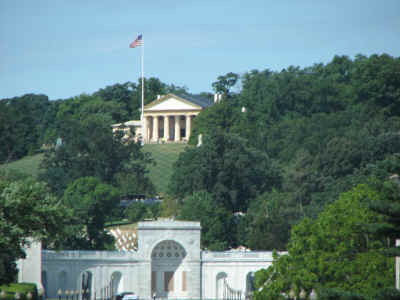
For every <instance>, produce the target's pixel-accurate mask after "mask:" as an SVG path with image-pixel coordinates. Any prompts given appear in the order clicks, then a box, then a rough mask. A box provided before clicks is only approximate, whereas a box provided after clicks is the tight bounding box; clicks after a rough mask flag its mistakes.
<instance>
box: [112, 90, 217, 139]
mask: <svg viewBox="0 0 400 300" xmlns="http://www.w3.org/2000/svg"><path fill="white" fill-rule="evenodd" d="M220 99H221V95H215V96H214V102H217V101H219V100H220ZM212 104H213V102H212V101H209V100H208V99H203V98H199V97H195V96H191V95H190V96H189V95H182V96H177V95H175V94H167V95H158V96H157V99H156V100H154V101H153V102H151V103H149V104H147V105H145V106H144V110H143V117H144V120H137V121H136V120H134V121H127V122H124V123H119V124H113V125H112V128H113V131H114V132H115V131H117V130H121V126H122V127H124V128H125V129H123V130H124V132H125V135H124V138H130V136H129V132H130V131H133V132H134V134H135V135H134V136H135V139H136V140H138V139H143V142H144V143H146V144H147V143H159V142H165V143H168V142H175V143H179V142H187V141H188V140H189V138H190V134H191V131H192V122H193V119H194V118H195V117H196V116H197V115H198V114H199V113H200V112H201V111H202V110H203V109H204V108H207V107H209V106H211V105H212Z"/></svg>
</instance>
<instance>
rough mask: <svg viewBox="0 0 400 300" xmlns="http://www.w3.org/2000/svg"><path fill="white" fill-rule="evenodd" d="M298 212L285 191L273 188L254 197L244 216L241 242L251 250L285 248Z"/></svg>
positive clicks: (297, 217)
mask: <svg viewBox="0 0 400 300" xmlns="http://www.w3.org/2000/svg"><path fill="white" fill-rule="evenodd" d="M298 214H299V213H298V210H297V209H296V207H295V206H294V205H293V203H292V202H291V198H290V194H289V193H282V192H279V191H277V190H275V189H274V190H273V191H272V192H266V193H264V194H262V195H260V196H258V197H257V198H256V200H255V201H253V202H251V204H250V208H249V210H248V213H247V215H246V216H245V219H246V222H247V224H246V225H245V227H246V234H244V241H243V242H242V243H243V244H245V245H247V246H248V247H249V248H251V249H252V250H266V249H269V250H272V249H275V250H285V249H286V246H287V245H286V244H287V242H288V240H289V235H290V229H291V225H293V224H294V222H296V221H297V220H298V219H299V215H298ZM288 220H289V221H288Z"/></svg>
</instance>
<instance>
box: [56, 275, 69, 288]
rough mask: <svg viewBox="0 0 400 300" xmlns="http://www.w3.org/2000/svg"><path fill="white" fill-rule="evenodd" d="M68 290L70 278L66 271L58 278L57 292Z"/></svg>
mask: <svg viewBox="0 0 400 300" xmlns="http://www.w3.org/2000/svg"><path fill="white" fill-rule="evenodd" d="M67 288H68V276H67V272H66V271H61V272H60V273H58V276H57V290H58V289H61V291H63V292H64V291H65V290H66V289H67Z"/></svg>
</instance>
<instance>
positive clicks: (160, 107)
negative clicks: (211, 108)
mask: <svg viewBox="0 0 400 300" xmlns="http://www.w3.org/2000/svg"><path fill="white" fill-rule="evenodd" d="M200 109H202V107H201V106H199V105H197V104H195V103H192V102H190V101H189V100H187V99H184V98H182V97H179V96H176V95H174V94H168V95H165V96H163V97H161V98H160V99H157V100H155V101H153V102H151V103H149V104H147V105H146V106H145V107H144V111H145V112H146V111H169V110H171V111H177V110H200Z"/></svg>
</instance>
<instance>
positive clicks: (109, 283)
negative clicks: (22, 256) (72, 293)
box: [41, 220, 272, 299]
mask: <svg viewBox="0 0 400 300" xmlns="http://www.w3.org/2000/svg"><path fill="white" fill-rule="evenodd" d="M137 232H138V250H137V251H133V252H128V251H125V252H118V251H60V252H55V251H47V250H44V251H42V255H41V259H42V263H41V274H42V278H41V280H42V283H43V286H44V288H45V291H46V296H47V297H48V298H57V291H58V290H59V289H61V290H63V291H65V290H66V289H68V290H79V289H82V287H85V288H86V287H87V288H89V289H90V297H91V299H95V297H96V298H100V297H101V296H102V294H103V293H104V291H105V288H106V287H111V288H112V290H113V293H119V292H123V291H134V292H135V293H136V294H137V295H138V296H139V298H140V299H150V298H153V297H154V296H155V297H156V298H165V299H167V298H169V299H172V298H174V299H177V298H179V299H222V298H226V296H227V293H228V292H230V293H236V295H240V297H241V298H242V299H244V298H245V297H246V296H247V295H248V294H250V293H251V291H252V280H253V276H254V272H256V271H257V270H260V269H262V268H267V267H268V266H269V265H271V263H272V252H256V251H247V252H246V251H225V252H211V251H202V250H201V249H200V234H201V227H200V223H199V222H184V221H172V220H163V221H147V222H139V224H138V231H137ZM236 299H238V297H236Z"/></svg>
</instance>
